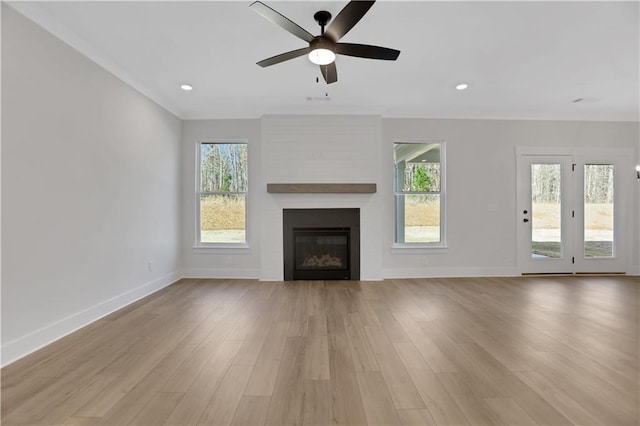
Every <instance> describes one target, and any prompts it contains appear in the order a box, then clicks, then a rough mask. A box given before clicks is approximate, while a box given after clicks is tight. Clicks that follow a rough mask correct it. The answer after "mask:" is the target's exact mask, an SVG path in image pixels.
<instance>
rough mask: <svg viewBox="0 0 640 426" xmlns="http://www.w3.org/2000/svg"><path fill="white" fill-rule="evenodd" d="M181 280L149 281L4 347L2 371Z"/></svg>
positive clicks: (176, 273) (173, 275) (176, 275)
mask: <svg viewBox="0 0 640 426" xmlns="http://www.w3.org/2000/svg"><path fill="white" fill-rule="evenodd" d="M180 278H182V272H181V271H174V272H172V273H170V274H167V275H165V276H163V277H160V278H158V279H155V280H153V281H150V282H148V283H146V284H143V285H141V286H139V287H136V288H134V289H133V290H129V291H127V292H126V293H123V294H120V295H118V296H115V297H112V298H111V299H108V300H105V301H104V302H100V303H98V304H97V305H94V306H91V307H90V308H87V309H85V310H83V311H80V312H77V313H75V314H73V315H70V316H68V317H66V318H63V319H61V320H59V321H56V322H54V323H53V324H49V325H47V326H45V327H42V328H40V329H39V330H36V331H33V332H31V333H29V334H27V335H25V336H22V337H19V338H17V339H15V340H12V341H10V342H7V343H6V344H4V345H2V367H5V366H7V365H9V364H11V363H12V362H15V361H17V360H19V359H20V358H23V357H25V356H27V355H29V354H30V353H32V352H35V351H37V350H38V349H41V348H43V347H45V346H47V345H49V344H51V343H53V342H55V341H56V340H59V339H61V338H63V337H64V336H66V335H68V334H71V333H73V332H74V331H76V330H79V329H81V328H82V327H85V326H87V325H89V324H91V323H92V322H94V321H97V320H99V319H100V318H102V317H104V316H107V315H109V314H110V313H112V312H115V311H117V310H118V309H122V308H124V307H125V306H127V305H129V304H131V303H133V302H135V301H136V300H138V299H142V298H143V297H146V296H148V295H150V294H152V293H155V292H156V291H158V290H161V289H163V288H165V287H167V286H168V285H170V284H173V283H174V282H176V281H178V280H179V279H180Z"/></svg>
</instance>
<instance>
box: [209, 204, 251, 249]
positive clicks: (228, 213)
mask: <svg viewBox="0 0 640 426" xmlns="http://www.w3.org/2000/svg"><path fill="white" fill-rule="evenodd" d="M245 214H246V195H245V194H231V195H222V194H216V195H201V196H200V241H201V242H203V243H245V242H246V238H247V237H246V229H245V228H246V218H245Z"/></svg>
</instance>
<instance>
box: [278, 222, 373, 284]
mask: <svg viewBox="0 0 640 426" xmlns="http://www.w3.org/2000/svg"><path fill="white" fill-rule="evenodd" d="M282 220H283V223H282V229H283V242H284V279H285V281H293V280H359V279H360V209H283V211H282Z"/></svg>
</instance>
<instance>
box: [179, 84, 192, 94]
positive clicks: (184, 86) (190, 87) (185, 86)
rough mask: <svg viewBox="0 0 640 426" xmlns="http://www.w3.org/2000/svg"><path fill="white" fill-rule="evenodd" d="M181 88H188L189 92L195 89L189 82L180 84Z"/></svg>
mask: <svg viewBox="0 0 640 426" xmlns="http://www.w3.org/2000/svg"><path fill="white" fill-rule="evenodd" d="M180 88H181V89H182V90H186V91H187V92H188V91H189V90H193V86H191V85H189V84H183V85H181V86H180Z"/></svg>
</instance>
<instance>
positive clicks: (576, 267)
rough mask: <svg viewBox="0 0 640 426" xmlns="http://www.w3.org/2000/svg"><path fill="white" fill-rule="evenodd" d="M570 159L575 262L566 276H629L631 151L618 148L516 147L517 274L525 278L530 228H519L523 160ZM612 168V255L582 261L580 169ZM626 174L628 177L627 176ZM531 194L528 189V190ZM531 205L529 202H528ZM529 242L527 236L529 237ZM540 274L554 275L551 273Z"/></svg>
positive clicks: (631, 183) (582, 234)
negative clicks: (601, 165) (613, 249)
mask: <svg viewBox="0 0 640 426" xmlns="http://www.w3.org/2000/svg"><path fill="white" fill-rule="evenodd" d="M555 156H571V157H572V158H573V164H576V166H575V172H574V173H573V177H572V179H571V181H572V182H571V186H570V187H569V190H570V191H571V195H572V197H571V198H572V201H571V203H572V206H570V209H571V210H573V211H574V218H573V220H572V221H571V222H570V223H569V225H570V226H571V227H572V232H571V233H572V235H573V237H572V241H571V243H570V246H571V250H572V252H573V253H572V254H570V256H571V257H573V258H574V259H575V261H574V263H573V265H572V266H573V267H572V268H571V271H570V272H568V273H572V274H576V273H578V274H579V273H627V274H628V273H630V272H631V271H629V265H630V258H629V256H630V253H631V252H632V247H631V244H632V239H630V238H629V237H628V236H629V234H630V233H631V231H632V230H630V225H631V222H630V217H629V216H630V215H629V214H628V211H629V207H628V206H625V205H624V204H623V203H622V201H623V200H625V199H626V200H631V199H633V193H632V185H633V183H634V182H633V180H634V179H633V177H634V176H633V173H632V171H633V165H632V164H631V163H632V160H633V150H631V149H621V148H584V147H579V148H569V147H529V146H516V147H515V157H516V212H515V213H516V226H517V229H516V263H517V271H518V272H519V273H520V274H527V273H530V272H527V271H526V269H527V264H525V262H524V259H525V256H529V255H530V247H529V250H528V253H523V250H524V244H523V238H525V236H526V233H527V232H530V227H523V226H520V225H521V222H522V206H521V203H522V199H523V195H522V191H523V188H522V187H523V183H522V182H521V181H520V180H521V179H520V173H521V168H522V162H523V160H522V159H521V158H522V157H540V158H542V157H555ZM600 162H602V163H603V164H614V188H615V191H614V243H615V251H614V257H612V258H585V257H584V251H583V249H582V248H583V247H584V246H583V244H584V241H583V238H584V233H583V229H584V201H583V200H584V186H583V185H584V184H583V178H584V176H583V165H584V164H599V163H600ZM627 171H629V173H627ZM529 191H530V189H529ZM529 202H530V201H529ZM529 240H530V236H529ZM540 273H557V272H554V271H549V272H540Z"/></svg>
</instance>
